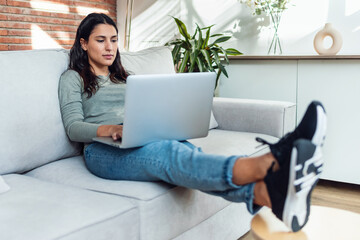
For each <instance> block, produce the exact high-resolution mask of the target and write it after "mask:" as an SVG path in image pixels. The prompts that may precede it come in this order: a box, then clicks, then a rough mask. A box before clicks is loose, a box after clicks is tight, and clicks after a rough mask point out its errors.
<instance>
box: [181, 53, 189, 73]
mask: <svg viewBox="0 0 360 240" xmlns="http://www.w3.org/2000/svg"><path fill="white" fill-rule="evenodd" d="M189 55H190V52H189V51H185V53H184V58H183V59H182V61H181V64H180V67H179V72H180V73H183V72H184V71H185V68H186V65H187V63H188V61H189Z"/></svg>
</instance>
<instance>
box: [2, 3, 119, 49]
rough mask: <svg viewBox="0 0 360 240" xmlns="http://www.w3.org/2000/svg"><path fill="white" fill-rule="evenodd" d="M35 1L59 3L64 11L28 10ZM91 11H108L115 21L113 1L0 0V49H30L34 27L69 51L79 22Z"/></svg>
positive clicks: (114, 4)
mask: <svg viewBox="0 0 360 240" xmlns="http://www.w3.org/2000/svg"><path fill="white" fill-rule="evenodd" d="M35 2H49V3H51V4H55V6H56V3H59V5H61V6H64V5H65V6H66V7H67V8H66V10H68V12H67V11H63V10H62V8H59V9H58V10H57V9H51V8H50V9H41V6H40V8H32V6H34V4H32V3H35ZM50 7H52V6H50ZM91 8H94V9H98V10H99V11H100V12H103V11H106V12H108V15H109V16H110V17H111V18H112V19H113V20H114V21H116V0H100V1H99V0H76V1H75V0H32V1H29V0H0V42H1V43H2V44H0V50H25V49H31V48H32V44H31V43H32V42H31V41H32V31H31V28H32V25H34V24H36V26H37V27H39V28H40V29H41V30H42V31H44V32H45V33H46V34H47V35H49V36H50V37H51V38H53V39H54V40H55V41H56V42H58V43H59V44H60V45H61V46H62V47H64V48H66V49H69V48H71V46H72V44H73V41H74V39H75V35H76V30H77V27H78V25H79V24H80V21H81V20H82V19H84V17H85V15H87V14H88V12H89V11H91ZM88 9H90V10H89V11H88ZM94 11H96V10H94ZM99 11H98V12H99Z"/></svg>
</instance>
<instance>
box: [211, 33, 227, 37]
mask: <svg viewBox="0 0 360 240" xmlns="http://www.w3.org/2000/svg"><path fill="white" fill-rule="evenodd" d="M219 36H224V34H222V33H216V34H213V35H211V36H210V37H211V38H212V37H219Z"/></svg>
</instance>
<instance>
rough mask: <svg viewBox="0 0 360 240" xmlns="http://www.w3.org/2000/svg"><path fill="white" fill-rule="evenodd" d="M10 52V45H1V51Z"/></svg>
mask: <svg viewBox="0 0 360 240" xmlns="http://www.w3.org/2000/svg"><path fill="white" fill-rule="evenodd" d="M7 50H9V45H7V44H0V51H7Z"/></svg>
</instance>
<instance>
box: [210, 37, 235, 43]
mask: <svg viewBox="0 0 360 240" xmlns="http://www.w3.org/2000/svg"><path fill="white" fill-rule="evenodd" d="M230 38H231V36H225V37H220V38H218V39H216V40H215V42H213V43H212V44H211V45H215V44H217V43H221V42H226V41H227V40H229V39H230Z"/></svg>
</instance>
